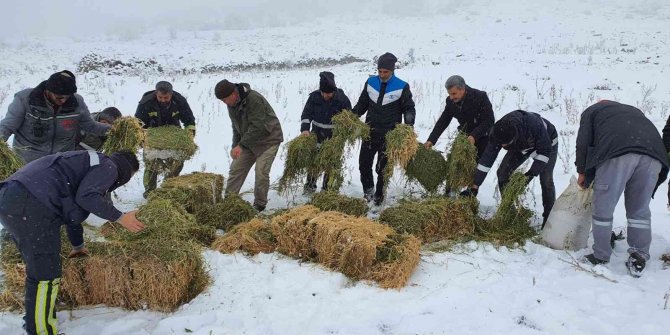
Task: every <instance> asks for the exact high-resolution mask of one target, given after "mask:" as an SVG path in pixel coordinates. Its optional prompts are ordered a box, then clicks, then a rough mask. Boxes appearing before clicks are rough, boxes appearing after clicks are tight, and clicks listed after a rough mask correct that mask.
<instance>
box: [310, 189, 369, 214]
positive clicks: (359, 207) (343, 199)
mask: <svg viewBox="0 0 670 335" xmlns="http://www.w3.org/2000/svg"><path fill="white" fill-rule="evenodd" d="M310 204H312V205H314V206H315V207H317V208H319V209H320V210H322V211H338V212H342V213H345V214H349V215H353V216H365V215H367V213H368V210H369V208H368V204H367V202H366V201H365V199H361V198H352V197H348V196H344V195H340V194H337V193H334V192H319V193H316V194H314V196H312V200H311V201H310Z"/></svg>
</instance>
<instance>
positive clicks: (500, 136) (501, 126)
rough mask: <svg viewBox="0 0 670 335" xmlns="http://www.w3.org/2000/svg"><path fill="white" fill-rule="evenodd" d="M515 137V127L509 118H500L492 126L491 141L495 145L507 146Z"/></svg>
mask: <svg viewBox="0 0 670 335" xmlns="http://www.w3.org/2000/svg"><path fill="white" fill-rule="evenodd" d="M516 136H517V132H516V127H515V126H514V122H512V120H510V119H509V118H507V119H506V118H502V119H500V121H498V122H496V123H495V124H494V125H493V139H494V141H495V144H497V145H503V144H509V143H511V142H512V141H514V140H515V139H516Z"/></svg>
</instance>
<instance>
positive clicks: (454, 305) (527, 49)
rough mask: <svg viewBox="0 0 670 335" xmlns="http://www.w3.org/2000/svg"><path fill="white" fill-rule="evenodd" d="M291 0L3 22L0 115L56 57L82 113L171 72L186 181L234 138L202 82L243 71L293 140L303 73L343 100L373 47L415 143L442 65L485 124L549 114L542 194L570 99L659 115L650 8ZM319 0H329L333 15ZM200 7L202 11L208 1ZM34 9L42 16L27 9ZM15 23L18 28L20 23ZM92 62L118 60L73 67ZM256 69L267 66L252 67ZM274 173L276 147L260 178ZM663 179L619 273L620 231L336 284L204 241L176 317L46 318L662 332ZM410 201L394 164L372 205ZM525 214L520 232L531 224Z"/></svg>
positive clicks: (490, 192) (663, 67)
mask: <svg viewBox="0 0 670 335" xmlns="http://www.w3.org/2000/svg"><path fill="white" fill-rule="evenodd" d="M126 2H127V1H126ZM201 2H203V1H195V2H194V6H195V5H196V4H199V3H201ZM294 2H297V4H292V5H291V6H290V8H287V9H284V8H281V6H280V7H278V8H276V11H277V12H276V15H274V14H275V13H273V12H272V11H270V10H268V9H264V10H263V11H261V10H260V9H259V8H261V7H262V6H265V5H267V4H268V2H267V1H250V2H249V3H248V4H246V5H242V4H237V5H233V4H230V6H232V7H231V10H234V11H235V14H236V15H232V14H231V15H228V16H225V18H226V19H227V20H228V21H226V22H228V24H224V25H216V24H213V23H212V22H216V16H217V15H221V17H224V14H225V10H226V8H218V6H219V4H220V7H225V6H228V5H229V4H227V2H226V3H225V5H224V2H217V8H216V9H211V16H210V17H208V20H209V21H207V22H209V23H212V24H203V25H201V26H197V25H196V24H195V23H193V22H192V21H195V20H190V21H188V22H190V23H189V24H188V25H183V27H178V28H175V26H170V22H171V20H173V19H174V20H173V21H174V22H179V20H180V19H181V20H186V19H188V13H190V12H189V11H187V10H185V8H189V7H188V6H187V5H185V4H181V5H180V6H181V7H180V8H181V9H182V13H180V14H179V15H181V16H182V17H179V18H178V17H177V15H176V14H175V15H173V16H170V17H168V18H167V19H166V20H164V21H157V22H158V23H156V26H151V25H150V26H144V27H142V28H137V29H133V28H132V27H131V24H130V23H128V24H127V26H126V25H125V24H124V22H119V23H118V24H117V25H116V26H115V28H114V29H115V30H114V29H111V30H108V31H105V32H97V31H88V30H89V29H87V27H86V26H83V25H82V26H77V25H75V26H74V28H73V29H74V30H73V31H68V32H66V33H63V34H60V35H54V36H48V37H44V36H30V35H29V34H21V35H19V34H18V33H17V34H16V36H11V34H9V36H5V37H4V38H2V40H1V42H0V117H4V114H5V113H6V110H7V107H8V105H9V103H10V102H11V100H12V99H13V94H14V93H15V92H17V91H19V90H21V89H24V88H28V87H34V86H36V85H37V84H38V83H39V82H40V81H42V80H45V79H46V78H47V77H48V76H49V75H50V74H51V73H53V72H55V71H58V70H62V69H69V70H73V71H75V74H76V75H77V84H78V87H79V92H78V93H79V94H81V95H82V96H83V97H84V99H85V101H86V103H87V104H88V107H89V109H90V110H91V111H92V112H95V111H99V110H101V109H103V108H105V107H107V106H116V107H118V108H119V109H120V110H121V111H122V112H123V113H124V114H125V115H133V114H134V111H135V108H136V106H137V102H138V101H139V99H140V97H141V95H142V93H144V92H146V91H148V90H151V89H153V85H154V84H155V83H156V82H157V81H159V80H169V81H171V82H172V83H173V85H174V87H175V90H176V91H178V92H180V93H181V94H183V95H184V96H186V97H187V98H188V101H189V102H190V105H191V107H192V109H193V111H194V114H195V117H196V121H197V124H198V127H197V136H196V142H197V144H198V146H199V151H198V153H197V154H196V155H195V157H194V158H192V159H191V160H190V161H188V162H187V163H186V166H185V168H184V173H188V172H192V171H208V172H215V173H220V174H223V175H224V176H227V174H228V168H229V166H230V163H231V158H230V156H229V151H230V149H231V148H230V144H231V139H232V134H231V133H232V131H231V125H230V120H229V118H228V116H227V110H226V107H225V105H224V104H223V103H221V102H220V101H218V100H216V99H215V97H214V95H213V88H214V85H215V84H216V83H217V82H218V81H219V80H222V79H224V78H227V79H229V80H231V81H234V82H246V83H250V85H251V87H252V88H253V89H255V90H257V91H259V92H260V93H262V94H263V95H264V96H265V97H266V98H267V99H268V101H269V102H270V103H271V105H272V106H273V108H274V110H275V112H276V114H277V116H278V117H279V119H280V121H281V123H282V127H283V130H284V138H285V140H289V139H291V138H293V137H295V136H297V135H298V134H299V130H300V128H299V127H300V114H301V112H302V108H303V105H304V103H305V101H306V99H307V96H308V94H309V93H310V92H311V91H312V90H315V89H317V88H318V78H319V77H318V73H319V72H320V71H324V70H328V71H332V72H334V73H335V75H336V82H337V84H338V86H339V87H341V88H342V89H344V91H345V93H346V94H347V95H348V96H349V98H350V99H351V100H352V102H353V103H355V101H356V100H357V99H358V97H359V95H360V92H361V90H362V88H363V84H364V82H365V80H366V79H367V78H368V76H369V75H374V74H375V71H376V66H375V63H374V60H373V59H374V57H375V56H378V55H380V54H382V53H384V52H387V51H388V52H392V53H394V54H395V55H396V56H397V57H398V58H399V63H400V65H399V68H398V69H397V70H396V72H395V74H396V76H398V77H399V78H401V79H403V80H405V81H407V82H408V83H409V84H410V87H411V90H412V93H413V95H414V101H415V102H416V126H415V130H416V132H417V133H418V135H419V140H420V141H425V140H426V139H427V137H428V135H429V133H430V132H431V130H432V127H433V126H434V124H435V122H436V121H437V119H438V117H439V116H440V113H441V112H442V110H443V108H444V103H445V98H446V90H445V88H444V82H445V80H446V78H447V77H449V76H451V75H454V74H459V75H462V76H463V77H464V78H465V80H466V82H467V83H468V84H469V85H470V86H471V87H474V88H478V89H482V90H485V91H487V92H488V95H489V98H490V99H491V102H492V104H493V109H494V112H495V114H496V118H500V117H501V116H503V115H504V114H506V113H508V112H511V111H512V110H515V109H519V108H521V109H528V110H530V111H535V112H539V113H540V114H541V115H542V116H543V117H544V118H546V119H548V120H550V121H551V122H552V123H554V124H555V125H556V128H557V129H558V130H559V131H560V136H559V159H558V162H557V164H556V168H555V171H554V178H555V181H556V189H557V193H558V194H560V193H561V192H562V191H563V190H564V189H565V188H566V187H567V185H568V183H569V180H570V178H571V176H573V175H575V174H576V171H575V168H574V152H575V149H574V147H575V138H576V131H577V129H578V125H579V116H580V113H581V112H582V111H583V110H584V109H585V108H586V107H587V106H589V105H590V104H592V103H594V102H596V101H598V100H601V99H610V100H616V101H620V102H623V103H626V104H630V105H634V106H637V107H638V108H640V109H641V110H642V111H643V112H644V113H645V114H646V115H647V116H648V117H649V119H651V120H652V121H653V122H654V124H655V125H656V126H657V127H658V129H659V131H660V129H662V127H663V126H664V125H665V121H666V119H667V117H668V115H669V114H670V58H669V57H670V45H668V43H669V42H668V41H670V4H669V3H667V2H666V1H636V2H631V1H624V0H614V1H604V0H603V1H598V0H564V1H548V0H541V1H518V0H517V1H422V0H416V1H411V2H410V1H407V2H406V1H397V0H389V1H384V2H382V1H370V2H369V3H367V2H366V4H362V3H361V2H360V1H350V0H347V1H342V2H341V3H339V2H330V3H329V4H325V3H324V4H318V5H317V4H313V5H312V4H310V2H309V1H294ZM26 3H28V2H26ZM26 3H23V4H18V2H14V4H12V5H9V4H5V5H3V7H5V9H7V11H6V12H5V15H9V16H11V14H12V8H11V7H12V6H17V11H16V12H14V13H15V14H16V13H18V14H16V15H18V16H20V15H22V14H21V13H23V14H25V12H29V11H30V10H31V9H30V8H28V5H27V4H26ZM61 3H63V6H69V5H70V2H62V1H61ZM83 3H84V2H83V1H73V2H72V6H74V7H75V8H74V9H73V11H74V12H73V13H70V15H71V17H77V15H81V16H82V20H84V19H87V20H89V21H91V20H96V18H95V17H86V18H84V17H83V16H86V15H88V14H87V12H86V11H81V12H77V10H78V7H76V6H83V5H82V4H83ZM254 6H257V7H258V8H256V7H254ZM329 6H333V7H343V8H345V9H341V10H340V12H335V11H333V12H332V13H331V12H330V10H329ZM8 7H9V8H8ZM18 7H21V8H20V9H21V10H18ZM194 8H195V7H194ZM198 8H199V11H197V12H198V13H200V14H202V13H207V12H208V9H207V8H205V7H202V8H201V7H198ZM347 8H348V9H347ZM164 9H165V8H163V10H164ZM34 10H35V11H37V13H38V15H44V16H45V17H46V16H48V12H46V11H45V10H44V9H39V8H34ZM247 11H251V12H253V11H259V12H260V14H258V15H260V17H262V18H264V19H263V20H260V19H259V20H258V21H259V22H258V24H252V23H250V22H248V20H249V19H246V20H245V18H246V16H245V13H246V12H247ZM194 13H195V12H194ZM287 13H288V14H287ZM293 14H295V17H294V18H293V19H291V17H292V16H291V15H293ZM110 15H111V16H109V17H112V18H113V15H112V14H110ZM194 15H195V14H194ZM89 16H90V15H89ZM183 16H186V17H183ZM102 17H103V16H101V20H102ZM104 17H106V18H107V19H108V20H109V17H108V16H104ZM282 18H283V19H282ZM9 20H10V22H12V21H11V20H12V18H9ZM13 20H14V21H13V22H15V23H16V25H15V29H17V30H18V29H19V27H20V25H21V22H18V21H19V20H17V19H16V18H14V19H13ZM101 22H102V21H101ZM105 22H106V21H105ZM203 22H204V21H203ZM154 27H159V29H154ZM9 29H10V33H11V29H13V28H11V27H10V28H9ZM38 29H39V27H32V30H38ZM29 32H30V31H29ZM78 32H81V34H79V33H78ZM5 35H8V34H7V31H5ZM92 54H95V55H96V56H95V57H97V59H106V60H118V61H121V62H123V63H124V64H129V65H127V66H122V65H118V66H116V67H113V68H112V67H98V68H88V69H86V68H84V67H82V66H79V67H78V65H82V63H80V61H81V60H82V58H84V57H85V56H87V55H88V57H89V58H91V55H92ZM338 60H341V61H339V62H336V61H338ZM335 63H338V64H335ZM268 64H280V66H277V67H276V68H275V69H272V70H268V69H264V68H263V65H266V66H267V65H268ZM310 64H312V65H310ZM313 64H317V65H313ZM333 64H335V65H333ZM205 69H214V70H211V71H206V70H205ZM456 126H457V124H456V121H454V122H453V123H452V125H451V126H450V127H449V128H448V130H447V131H446V132H445V133H444V134H443V136H442V137H441V138H440V140H439V141H438V143H437V145H436V148H437V149H439V150H441V151H447V149H448V145H449V144H450V141H451V139H452V138H453V136H454V133H455V128H456ZM10 142H11V141H10ZM358 150H359V148H358V147H352V150H351V153H350V155H349V156H348V159H347V161H346V169H345V170H346V171H345V172H346V176H345V185H344V186H343V187H342V189H341V192H342V193H343V194H347V195H350V196H354V197H362V195H363V193H362V188H361V184H360V180H359V173H358V160H357V157H358ZM501 157H502V154H501V155H500V156H499V160H500V158H501ZM526 168H527V166H526ZM282 170H283V156H281V154H280V155H278V157H277V159H276V160H275V162H274V165H273V167H272V172H271V180H272V182H276V181H277V180H278V178H279V176H280V175H281V173H282ZM494 170H495V167H494ZM253 181H254V176H253V170H252V172H251V173H250V175H249V177H248V178H247V180H246V182H245V185H244V187H243V191H244V192H245V193H244V198H245V199H247V200H249V201H252V200H253V192H252V190H253ZM496 183H497V182H496V176H495V173H490V174H489V176H488V178H487V180H486V181H485V183H484V185H483V186H482V189H481V191H480V192H479V200H480V201H481V205H482V206H481V211H482V212H483V214H484V215H490V214H491V213H492V212H494V211H495V209H496V204H497V202H498V200H499V194H498V192H497V191H496V187H495V185H496ZM142 191H143V187H142V183H141V173H139V174H137V175H136V176H135V177H134V178H133V179H132V180H131V181H130V183H129V184H128V185H126V186H125V187H123V188H121V189H120V190H118V191H117V192H116V194H115V196H114V198H115V202H116V204H117V205H118V207H119V208H121V209H123V210H131V209H133V208H136V207H137V206H139V205H141V204H142V203H143V202H144V201H145V200H144V199H143V198H142ZM667 191H668V189H667V183H664V184H663V185H662V186H661V187H660V188H659V189H658V191H657V193H656V196H655V198H654V199H653V200H652V202H651V209H652V221H653V223H652V225H653V241H652V245H651V257H652V258H651V261H650V262H649V263H648V267H647V269H646V272H645V273H644V275H643V276H642V277H641V278H637V279H636V278H633V277H631V276H630V275H629V274H628V272H627V269H626V267H625V266H624V261H625V260H626V258H627V252H626V249H627V245H626V242H625V240H624V241H619V242H617V246H616V248H615V250H614V254H613V256H612V259H611V262H610V263H609V264H608V265H598V266H595V267H594V266H591V265H585V264H579V263H577V262H576V261H575V260H576V259H579V257H581V256H582V255H584V254H586V253H589V252H590V249H583V250H579V251H576V252H567V251H561V250H552V249H550V248H547V247H545V246H543V245H541V244H537V243H534V242H532V241H529V242H528V243H526V244H525V245H524V246H521V247H519V248H511V249H508V248H505V247H502V248H497V247H495V246H493V245H491V244H487V243H477V242H468V243H464V244H459V245H456V246H453V247H452V248H450V249H448V250H447V251H441V252H436V251H431V250H432V249H431V250H429V249H424V250H422V252H421V261H420V263H419V265H418V267H417V268H416V270H415V272H414V274H413V275H412V277H411V278H410V280H409V283H408V285H407V286H406V287H404V288H402V289H400V290H384V289H381V288H379V287H377V286H376V285H375V284H374V283H370V282H355V281H351V280H349V279H348V278H346V277H345V276H344V275H342V274H341V273H337V272H332V271H329V270H327V269H325V268H324V267H322V266H319V265H317V264H312V263H301V262H299V261H297V260H294V259H291V258H288V257H286V256H283V255H280V254H277V253H274V254H260V255H257V256H254V257H248V256H246V255H244V254H242V253H235V254H228V255H226V254H222V253H219V252H215V251H212V250H207V251H204V253H203V255H204V258H205V260H206V263H207V267H208V271H209V274H210V276H211V280H212V282H211V285H210V286H209V287H208V288H207V289H206V290H205V291H204V292H203V293H202V294H200V295H199V296H197V297H196V298H194V299H193V300H192V301H190V302H189V303H187V304H185V305H183V306H181V307H180V308H178V309H177V310H176V311H175V312H173V313H158V312H153V311H148V310H147V311H125V310H121V309H117V308H108V307H105V306H93V307H87V308H82V309H78V310H74V311H61V312H59V313H58V319H59V323H60V328H59V330H60V331H61V332H64V333H65V334H68V335H79V334H91V333H92V332H95V333H97V334H100V335H111V334H138V335H144V334H663V333H665V334H667V332H668V329H670V302H669V300H670V269H664V266H663V262H662V261H661V260H660V259H659V257H660V256H661V254H663V253H667V252H670V224H668V221H669V219H670V212H669V211H668V209H667V207H666V204H667V197H666V193H667ZM420 195H421V188H420V187H419V186H417V185H414V184H408V183H407V182H406V181H405V180H404V178H403V174H402V172H401V171H400V170H396V173H395V175H394V177H393V179H392V181H391V183H390V187H389V195H388V197H387V199H386V201H385V203H384V204H383V205H382V209H383V208H386V207H390V206H393V205H394V204H395V203H396V202H397V201H398V200H399V199H401V198H407V197H418V196H420ZM307 200H308V199H307V198H306V197H304V196H303V195H301V192H300V190H299V191H297V192H295V194H293V195H290V196H283V195H279V194H277V192H276V191H275V190H271V191H270V203H269V204H268V210H267V211H269V212H271V211H272V210H275V209H278V208H286V207H293V206H297V205H300V204H303V203H305V202H306V201H307ZM526 203H527V204H528V205H529V206H530V207H531V208H534V209H535V210H536V213H541V208H542V207H541V206H542V204H541V192H540V186H539V182H533V183H531V187H530V190H529V192H528V194H527V196H526ZM378 210H379V208H377V210H376V211H378ZM375 216H376V214H375V213H371V214H370V217H372V218H374V217H375ZM538 216H539V214H536V217H535V218H534V219H533V220H534V222H533V224H535V225H537V224H539V223H540V221H541V219H540V218H539V217H538ZM88 223H89V224H92V225H100V224H102V220H101V219H99V218H94V217H91V218H89V220H88ZM625 225H626V216H625V211H624V208H623V201H621V202H620V203H619V206H618V207H617V210H616V212H615V218H614V226H615V231H621V230H625ZM591 243H592V241H591V240H589V244H591ZM22 321H23V320H22V315H21V314H18V313H11V312H2V313H0V334H8V335H12V334H21V333H22V329H21V325H22ZM663 329H665V331H664V330H663Z"/></svg>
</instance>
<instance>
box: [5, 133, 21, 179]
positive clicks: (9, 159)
mask: <svg viewBox="0 0 670 335" xmlns="http://www.w3.org/2000/svg"><path fill="white" fill-rule="evenodd" d="M22 166H23V159H21V157H19V155H17V154H16V153H15V152H14V150H12V149H11V148H9V146H8V145H7V143H5V141H3V140H2V139H0V180H5V179H6V178H7V177H9V176H11V175H12V174H14V172H16V171H17V170H18V169H20V168H21V167H22Z"/></svg>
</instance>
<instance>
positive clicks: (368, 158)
mask: <svg viewBox="0 0 670 335" xmlns="http://www.w3.org/2000/svg"><path fill="white" fill-rule="evenodd" d="M375 155H376V156H377V165H376V166H375V172H376V173H377V187H376V189H375V181H374V176H373V175H372V163H373V162H374V159H375ZM387 163H388V158H387V157H386V138H385V134H379V133H374V132H373V133H371V134H370V139H369V140H367V141H363V143H362V144H361V153H360V155H359V156H358V170H359V172H360V174H361V184H363V192H364V193H366V194H370V193H372V192H373V191H374V192H375V197H377V198H383V197H384V169H385V168H386V164H387Z"/></svg>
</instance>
